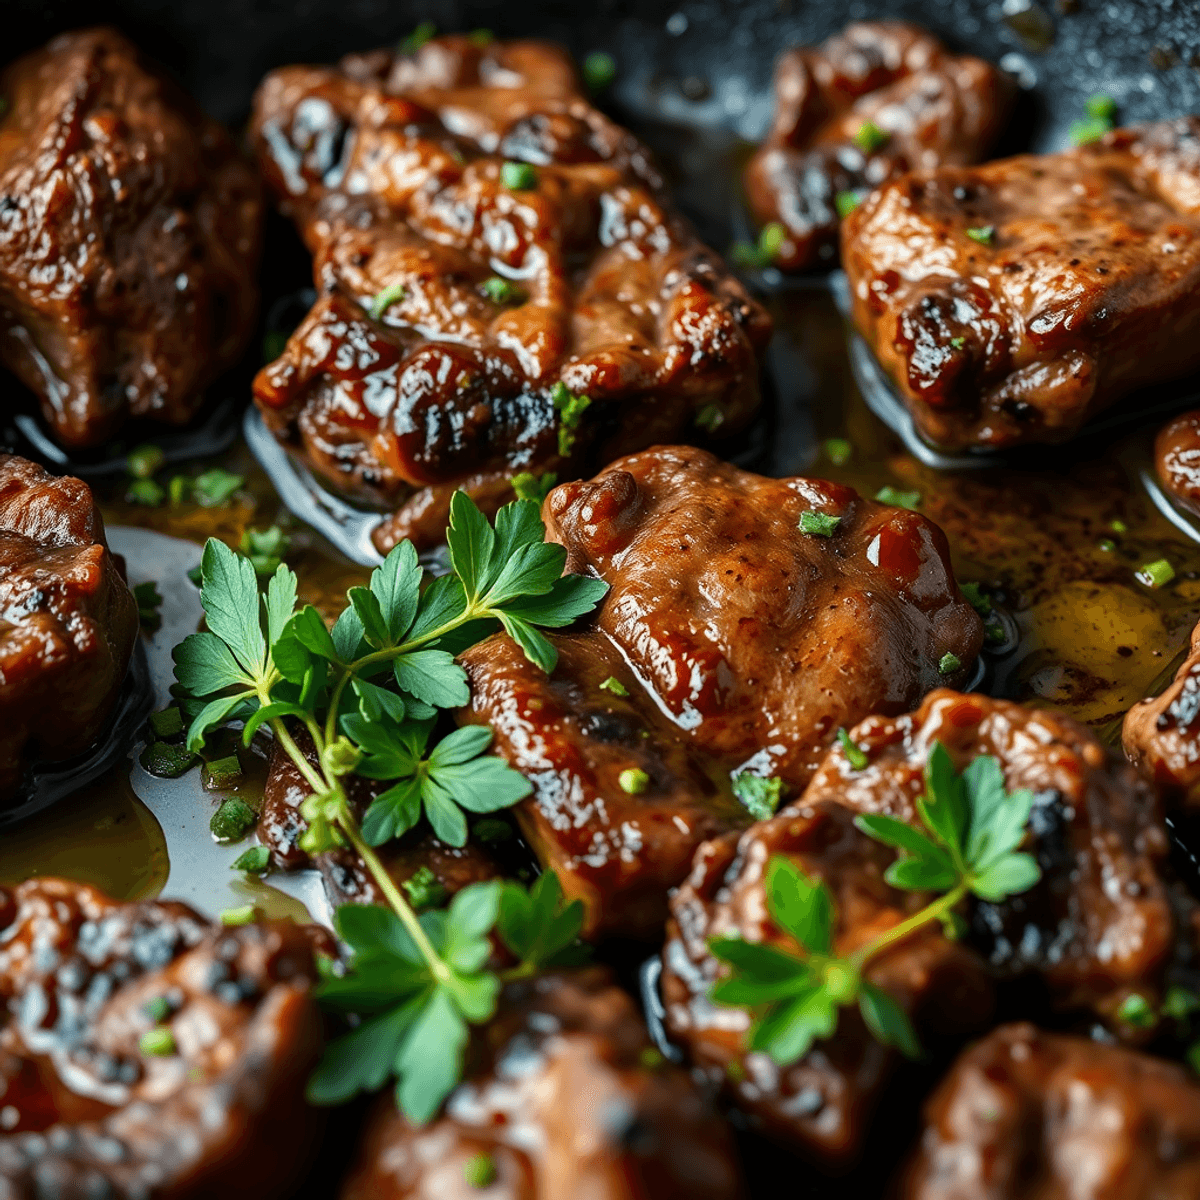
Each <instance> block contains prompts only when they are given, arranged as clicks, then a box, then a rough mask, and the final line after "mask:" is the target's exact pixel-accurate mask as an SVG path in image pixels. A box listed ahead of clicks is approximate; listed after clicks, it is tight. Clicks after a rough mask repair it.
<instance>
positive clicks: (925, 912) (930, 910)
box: [847, 882, 968, 971]
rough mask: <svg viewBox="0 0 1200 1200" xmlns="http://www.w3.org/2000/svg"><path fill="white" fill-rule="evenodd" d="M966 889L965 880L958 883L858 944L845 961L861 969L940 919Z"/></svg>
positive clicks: (951, 908)
mask: <svg viewBox="0 0 1200 1200" xmlns="http://www.w3.org/2000/svg"><path fill="white" fill-rule="evenodd" d="M967 891H968V885H967V884H966V883H965V882H963V883H960V884H958V886H957V887H955V888H953V889H951V890H950V891H948V892H947V893H946V894H945V895H944V896H939V897H938V898H937V899H936V900H934V901H933V902H932V903H930V904H927V905H926V906H925V907H924V908H923V909H921V910H920V911H919V912H915V913H913V915H912V916H911V917H908V918H906V919H905V920H903V921H901V922H900V924H899V925H893V926H892V927H891V929H889V930H888V931H887V933H881V934H880V935H879V936H878V937H877V938H876V939H875V940H874V941H872V942H868V943H867V944H866V945H865V946H860V947H859V948H858V949H857V950H855V951H854V952H853V953H852V954H851V955H849V956H848V959H847V961H848V962H850V963H851V964H852V965H853V966H854V967H856V968H857V969H858V970H860V971H861V970H862V969H863V967H864V966H865V965H866V964H867V963H868V962H870V960H871V959H873V958H876V957H878V956H879V955H880V954H882V953H883V951H885V950H886V949H887V948H888V947H889V946H892V945H894V944H895V943H896V942H901V941H903V940H904V939H905V938H906V937H908V935H909V934H910V933H915V932H916V931H917V930H918V929H920V928H921V927H922V926H923V925H928V924H929V922H930V921H937V920H940V919H941V918H942V917H943V916H946V915H947V914H949V913H950V912H951V911H952V910H953V908H954V906H955V905H956V904H958V902H959V901H960V900H961V899H962V898H963V897H964V896H965V895H966V894H967Z"/></svg>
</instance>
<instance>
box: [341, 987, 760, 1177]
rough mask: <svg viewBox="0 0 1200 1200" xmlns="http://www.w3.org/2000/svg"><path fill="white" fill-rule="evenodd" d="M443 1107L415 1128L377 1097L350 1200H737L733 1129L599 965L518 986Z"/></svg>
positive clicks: (506, 996)
mask: <svg viewBox="0 0 1200 1200" xmlns="http://www.w3.org/2000/svg"><path fill="white" fill-rule="evenodd" d="M474 1052H475V1063H474V1067H473V1069H472V1070H470V1071H469V1072H468V1075H467V1078H466V1080H465V1081H464V1082H463V1083H461V1084H460V1085H459V1086H458V1088H457V1089H456V1090H455V1091H454V1092H453V1093H452V1094H451V1096H450V1098H449V1100H448V1101H447V1102H446V1107H445V1109H444V1111H443V1115H442V1116H441V1117H440V1118H438V1119H436V1120H435V1121H433V1123H431V1124H430V1125H427V1126H425V1127H423V1128H419V1129H418V1128H414V1127H413V1126H411V1125H410V1124H409V1123H408V1122H407V1121H406V1120H405V1119H404V1117H402V1116H401V1115H400V1114H399V1113H398V1112H397V1110H396V1106H395V1101H394V1100H393V1099H392V1097H391V1096H387V1097H385V1098H382V1099H381V1101H380V1103H379V1106H378V1108H377V1109H376V1112H375V1115H374V1116H373V1117H372V1118H371V1120H370V1122H369V1124H368V1126H367V1130H366V1134H365V1137H364V1141H363V1145H362V1147H361V1149H360V1151H359V1155H358V1161H357V1164H356V1165H355V1167H354V1168H353V1169H352V1170H351V1173H350V1175H349V1177H348V1178H347V1180H346V1182H345V1184H344V1185H343V1187H342V1190H341V1193H340V1197H341V1200H400V1198H401V1197H404V1198H406V1200H470V1198H471V1197H474V1196H476V1195H478V1194H479V1192H478V1186H477V1185H476V1186H472V1184H471V1183H470V1182H469V1180H468V1174H469V1172H467V1170H466V1169H465V1168H466V1165H467V1163H468V1162H469V1161H470V1160H471V1159H473V1158H476V1157H477V1156H478V1155H481V1154H486V1155H488V1156H490V1158H491V1162H492V1165H493V1167H494V1169H495V1175H496V1178H495V1181H494V1182H492V1183H491V1185H490V1186H489V1187H488V1192H487V1194H488V1196H489V1197H495V1198H496V1200H560V1198H565V1197H579V1198H581V1200H582V1198H583V1197H587V1200H643V1198H644V1200H651V1198H653V1200H666V1198H667V1197H673V1196H687V1197H689V1198H694V1200H737V1198H738V1197H739V1196H741V1194H742V1187H741V1181H740V1175H739V1171H738V1167H737V1160H736V1157H735V1152H734V1149H733V1145H732V1140H731V1138H730V1135H729V1129H728V1126H727V1125H725V1123H724V1122H723V1121H720V1120H719V1119H718V1118H716V1117H715V1116H714V1115H713V1114H712V1113H711V1111H710V1110H709V1108H708V1106H707V1105H706V1104H705V1103H704V1102H703V1100H702V1099H701V1097H700V1096H699V1095H698V1094H697V1092H696V1090H695V1088H694V1086H693V1085H692V1082H691V1080H690V1079H689V1078H688V1076H687V1075H686V1074H685V1073H684V1072H683V1071H681V1070H680V1069H679V1068H677V1067H672V1066H669V1065H666V1064H663V1063H662V1061H661V1056H660V1055H658V1054H657V1052H656V1051H654V1049H653V1047H652V1046H651V1044H650V1040H649V1038H648V1037H647V1036H646V1029H645V1026H644V1025H643V1024H642V1021H641V1018H640V1017H639V1015H638V1013H637V1010H636V1009H635V1008H634V1005H633V1003H632V1001H631V1000H630V999H629V997H628V996H627V995H626V994H625V993H624V992H622V991H621V990H620V989H618V988H616V987H613V986H612V985H611V983H610V982H609V979H608V975H607V973H606V972H605V971H603V970H601V969H593V970H589V971H586V972H576V973H572V974H563V975H547V976H542V977H541V978H539V979H535V980H533V981H531V982H529V983H524V984H515V985H514V984H510V985H509V986H508V987H507V988H506V989H505V992H504V994H503V995H502V996H501V1000H500V1012H499V1015H498V1016H497V1017H496V1018H495V1019H494V1020H493V1021H492V1022H491V1024H490V1025H488V1026H487V1027H486V1029H484V1030H483V1031H482V1034H481V1036H480V1038H479V1039H478V1040H477V1042H476V1044H475V1046H474Z"/></svg>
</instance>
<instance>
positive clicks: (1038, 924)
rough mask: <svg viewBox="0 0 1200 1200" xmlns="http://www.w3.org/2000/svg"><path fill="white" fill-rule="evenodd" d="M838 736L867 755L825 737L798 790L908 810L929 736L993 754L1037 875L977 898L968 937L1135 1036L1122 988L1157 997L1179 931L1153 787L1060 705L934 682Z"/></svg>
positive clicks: (1060, 998) (996, 966)
mask: <svg viewBox="0 0 1200 1200" xmlns="http://www.w3.org/2000/svg"><path fill="white" fill-rule="evenodd" d="M851 737H852V738H853V739H854V741H855V743H856V744H857V745H858V746H859V747H860V748H861V749H862V750H863V752H864V753H865V754H866V755H867V756H868V758H869V760H870V761H869V763H868V765H867V766H866V767H865V768H864V769H863V770H861V771H856V770H854V769H853V768H852V767H851V766H850V764H849V762H848V761H847V760H846V757H845V754H844V752H843V750H842V748H841V747H840V746H837V747H835V748H834V749H832V750H831V751H830V752H829V755H828V757H827V758H826V760H825V763H824V764H823V765H822V767H821V770H820V771H818V772H817V774H816V776H815V777H814V778H813V781H812V783H811V784H810V785H809V787H808V790H807V791H806V792H805V794H804V802H805V803H806V804H816V803H819V802H822V801H828V802H833V803H837V804H841V805H844V806H845V807H846V808H848V809H850V810H851V811H853V812H855V813H886V814H888V815H891V816H894V817H898V818H899V819H901V820H904V821H910V822H914V821H916V819H917V818H916V801H917V798H918V797H919V796H920V795H921V793H922V792H923V790H924V774H925V766H926V763H927V762H928V759H929V752H930V750H931V749H932V747H933V745H934V744H935V743H937V742H940V743H941V744H942V745H943V746H945V747H946V749H947V750H948V751H949V752H950V757H951V758H952V759H953V761H954V763H955V765H956V767H958V768H959V769H960V770H961V769H962V768H963V767H965V766H966V764H967V763H968V762H970V761H971V760H972V759H974V758H977V757H978V756H979V755H981V754H988V755H992V756H993V757H995V758H996V759H997V760H998V761H999V763H1000V766H1001V768H1002V770H1003V772H1004V780H1005V787H1006V788H1007V789H1008V790H1009V791H1010V792H1011V791H1017V790H1019V789H1021V788H1028V789H1029V790H1030V791H1032V792H1033V793H1034V795H1035V797H1036V802H1035V805H1034V809H1033V812H1032V815H1031V817H1030V822H1029V829H1030V835H1029V838H1030V844H1029V845H1028V847H1027V848H1028V850H1029V852H1030V853H1032V854H1033V855H1034V856H1035V857H1036V858H1037V860H1038V864H1039V865H1040V866H1041V868H1042V880H1041V882H1040V883H1038V884H1036V885H1035V886H1034V888H1033V889H1032V890H1031V891H1029V892H1026V893H1024V894H1023V895H1021V896H1017V897H1014V898H1012V899H1010V900H1007V901H1005V902H1003V903H1001V904H998V905H997V904H988V903H984V902H982V901H977V902H976V906H975V909H974V911H973V914H972V932H971V940H972V942H973V944H974V945H975V946H976V947H977V948H978V949H979V950H980V951H981V952H982V953H983V954H984V955H985V956H986V957H987V959H988V962H989V965H990V967H991V968H992V970H993V971H994V972H996V974H997V975H998V976H1000V977H1001V978H1005V977H1007V978H1013V977H1017V976H1021V975H1025V974H1028V973H1036V974H1037V975H1038V976H1040V977H1041V978H1042V979H1044V981H1045V983H1046V986H1047V988H1048V990H1049V994H1050V999H1051V1002H1052V1003H1053V1004H1054V1005H1055V1006H1056V1007H1057V1008H1060V1009H1063V1010H1083V1011H1085V1012H1086V1011H1091V1012H1093V1013H1095V1014H1096V1015H1097V1016H1098V1017H1100V1018H1101V1019H1102V1020H1105V1021H1108V1022H1110V1023H1111V1024H1113V1025H1114V1027H1115V1028H1116V1029H1117V1032H1119V1033H1121V1034H1122V1035H1130V1036H1136V1031H1134V1030H1130V1029H1128V1028H1124V1027H1122V1025H1121V1024H1120V1022H1119V1020H1118V1018H1117V1016H1116V1014H1117V1011H1118V1010H1119V1008H1120V1006H1121V1003H1122V1001H1124V1000H1125V999H1126V997H1128V996H1129V995H1130V993H1131V992H1138V993H1140V994H1141V995H1142V996H1144V997H1146V998H1147V1000H1149V1001H1150V1002H1151V1003H1157V999H1158V998H1159V997H1160V996H1161V994H1162V990H1163V989H1162V981H1163V973H1164V971H1165V970H1166V968H1167V967H1168V966H1169V965H1170V963H1171V961H1172V959H1173V956H1174V955H1175V953H1176V949H1177V947H1176V942H1177V941H1179V940H1181V939H1184V938H1185V937H1187V938H1190V934H1189V933H1188V932H1187V928H1188V926H1187V921H1186V920H1185V919H1184V918H1185V914H1183V913H1182V912H1181V913H1180V914H1179V915H1177V914H1176V911H1175V905H1176V898H1175V896H1174V894H1173V888H1172V887H1171V885H1170V883H1169V881H1168V876H1167V869H1168V868H1167V862H1166V859H1167V854H1168V849H1169V846H1168V841H1167V833H1166V829H1165V828H1164V825H1163V820H1162V814H1161V811H1160V808H1159V804H1158V801H1157V798H1156V797H1155V795H1154V793H1153V792H1152V791H1151V790H1150V788H1148V787H1147V786H1146V785H1145V784H1144V783H1143V782H1142V781H1141V780H1139V779H1138V777H1137V775H1136V774H1135V772H1134V771H1133V770H1132V769H1131V768H1129V767H1128V766H1126V765H1124V764H1117V763H1114V762H1113V761H1111V760H1110V759H1109V757H1108V755H1107V754H1106V752H1105V749H1104V747H1103V746H1102V745H1101V744H1100V743H1099V742H1098V741H1097V740H1096V739H1095V738H1094V737H1093V736H1092V735H1091V734H1090V733H1089V732H1088V731H1087V730H1086V729H1084V728H1083V727H1082V726H1080V725H1077V724H1075V722H1073V721H1071V720H1069V719H1068V718H1066V717H1062V716H1058V715H1057V714H1055V713H1050V712H1040V711H1037V710H1035V709H1029V708H1024V707H1022V706H1021V705H1019V704H1012V703H1009V702H1008V701H1005V700H991V699H988V698H987V697H985V696H976V695H971V696H964V695H961V694H959V693H957V692H951V691H948V690H944V689H939V690H938V691H935V692H933V693H932V694H931V695H929V696H928V697H927V698H926V700H925V702H924V703H923V704H922V705H921V707H920V708H919V709H918V710H917V711H916V712H915V713H912V714H909V715H907V716H902V717H881V716H876V717H870V718H868V719H867V720H866V721H864V722H863V723H862V724H861V725H859V726H858V727H857V728H855V729H854V730H853V731H852V732H851Z"/></svg>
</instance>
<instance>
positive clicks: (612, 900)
mask: <svg viewBox="0 0 1200 1200" xmlns="http://www.w3.org/2000/svg"><path fill="white" fill-rule="evenodd" d="M805 512H809V513H819V514H822V515H824V516H826V517H829V518H831V519H834V520H835V521H836V526H835V527H834V528H833V529H832V531H831V533H830V535H829V536H827V537H825V536H820V535H818V534H815V533H812V534H810V533H804V532H802V531H801V529H800V525H799V522H800V518H801V514H802V513H805ZM544 515H545V517H546V522H547V537H548V538H550V539H551V540H555V541H558V542H561V543H562V544H563V545H564V546H565V547H566V548H567V552H568V558H567V569H568V570H570V571H575V572H581V573H585V574H592V575H598V576H599V577H600V578H602V579H604V580H605V581H606V582H608V583H609V584H610V585H611V590H610V591H609V593H608V594H607V596H606V597H605V599H604V602H603V605H602V607H601V609H600V610H599V613H598V615H597V616H596V618H595V619H594V620H592V622H591V624H590V626H588V627H587V628H586V629H585V630H584V631H582V632H578V633H570V634H562V635H556V636H555V637H554V642H555V645H556V646H557V647H558V649H559V653H560V661H559V665H558V668H557V669H556V671H555V672H554V674H553V675H552V676H551V677H549V678H547V677H546V675H545V674H544V673H543V672H542V671H541V670H540V669H539V668H537V667H535V666H533V665H532V664H530V663H529V662H528V661H527V660H526V658H525V656H524V654H523V653H522V652H521V650H520V649H519V648H518V647H517V646H516V644H515V643H514V642H512V641H511V640H510V639H509V638H507V637H505V636H497V637H494V638H491V639H489V640H488V641H486V642H483V643H481V644H480V645H478V646H475V647H473V648H472V649H470V650H468V651H467V652H466V653H465V654H464V655H463V656H462V662H463V664H464V666H465V667H466V669H467V673H468V675H469V677H470V680H471V685H472V700H471V705H470V708H469V710H467V711H466V713H465V714H464V719H465V720H469V721H477V722H481V723H487V724H490V725H491V726H493V728H494V729H495V731H496V743H495V744H496V748H497V750H498V751H499V753H501V754H502V755H503V756H504V757H505V758H507V759H508V761H509V763H510V764H511V765H512V766H514V767H516V768H517V769H518V770H520V771H522V772H523V773H524V774H525V775H526V776H527V777H528V778H529V779H530V781H531V782H532V784H533V786H534V794H533V795H532V796H531V797H530V798H529V799H528V800H525V801H523V802H522V803H521V805H520V806H519V807H518V808H517V810H516V811H517V818H518V820H519V821H520V822H521V825H522V828H523V829H524V831H525V834H526V836H527V837H528V839H529V841H530V843H531V844H532V846H533V848H534V850H535V852H536V853H537V855H538V856H539V858H540V859H541V860H542V862H543V863H544V864H545V865H547V866H550V867H553V868H554V870H555V871H556V872H557V873H558V875H559V878H560V879H561V880H562V882H563V886H564V888H565V889H566V891H567V892H568V894H570V895H573V896H579V897H581V898H582V899H584V901H585V902H586V904H587V906H588V911H589V918H588V924H589V929H590V931H591V932H593V933H596V932H606V933H612V932H623V933H627V934H633V935H636V936H651V937H652V936H655V935H656V934H657V932H658V930H659V929H660V928H661V926H662V922H663V920H664V919H665V916H666V894H667V891H668V889H669V888H671V887H673V886H675V885H676V884H678V883H679V882H680V881H681V880H682V879H683V877H684V876H685V875H686V873H687V871H688V868H689V865H690V863H691V858H692V854H693V852H694V851H695V849H696V847H697V846H698V845H699V844H700V843H701V842H703V841H704V840H705V839H706V838H710V837H713V836H716V835H717V834H719V833H721V832H724V831H726V830H729V829H736V828H738V827H740V826H742V825H744V824H745V823H746V822H747V821H748V820H749V817H748V815H747V813H746V810H745V808H744V807H743V806H742V805H741V804H740V803H739V802H738V801H737V800H736V799H734V797H733V795H732V792H731V775H732V774H734V773H737V772H741V771H748V772H749V773H750V774H753V775H762V776H778V777H779V778H780V779H781V780H782V781H783V784H784V785H785V786H786V787H787V788H788V789H790V790H791V791H792V793H793V794H798V793H799V791H800V789H801V788H803V787H804V785H805V784H806V783H807V781H808V779H809V777H810V776H811V774H812V772H813V771H814V770H815V769H816V767H817V765H818V763H819V762H820V761H821V758H822V756H823V755H824V753H825V749H826V747H827V746H828V745H829V743H830V742H831V741H832V740H833V738H834V736H835V733H836V731H837V729H838V727H839V726H841V725H850V724H853V723H854V722H855V721H857V720H860V719H861V718H862V717H863V716H864V715H866V714H867V713H870V712H874V711H881V710H882V711H890V712H902V711H904V710H905V709H906V708H908V707H911V706H912V705H913V704H915V703H916V702H917V701H918V700H919V699H920V697H921V696H922V695H923V694H924V693H925V692H927V691H928V690H929V689H930V688H932V687H934V686H936V684H937V682H938V681H939V679H942V678H945V677H944V676H943V675H942V674H941V673H940V664H941V663H942V662H943V659H944V657H945V656H946V655H947V654H951V655H953V656H955V659H956V660H957V662H958V664H959V665H958V666H956V667H955V670H954V673H953V676H952V677H957V678H958V679H962V678H964V677H965V676H966V674H967V673H968V672H969V670H970V667H971V664H972V662H973V660H974V658H975V656H976V654H977V652H978V650H979V646H980V643H981V641H982V626H981V623H980V621H979V618H978V617H977V616H976V614H975V612H974V610H973V609H972V608H971V606H970V605H969V604H967V602H966V601H965V600H964V599H963V598H962V595H961V594H960V592H959V591H958V586H957V584H956V583H955V581H954V577H953V574H952V573H951V569H950V562H949V552H948V549H947V547H946V542H945V538H944V537H943V535H942V533H941V531H940V530H939V529H938V528H937V527H936V526H935V525H933V524H931V523H930V522H929V521H928V520H926V519H925V518H924V517H922V516H920V515H919V514H917V513H913V512H908V511H906V510H905V509H900V508H892V507H888V506H885V505H881V504H877V503H875V502H873V501H870V500H864V499H862V498H861V497H860V496H859V495H858V494H857V493H856V492H855V491H853V490H852V489H851V488H848V487H844V486H842V485H839V484H834V483H827V482H823V481H821V480H815V479H765V478H763V477H762V476H759V475H752V474H750V473H748V472H746V471H741V470H739V469H738V468H736V467H733V466H730V465H729V464H727V463H722V462H719V461H718V460H717V459H716V458H714V457H713V456H712V455H711V454H708V453H707V452H705V451H703V450H695V449H689V448H681V447H658V448H656V449H654V450H649V451H646V452H644V453H642V454H639V455H635V456H633V457H630V458H626V459H622V460H620V461H618V462H616V463H614V464H613V465H612V466H611V467H610V468H608V469H607V470H606V471H603V472H601V474H600V475H598V476H597V477H596V479H595V480H592V481H591V482H586V483H572V484H564V485H562V486H561V487H558V488H556V489H555V490H554V491H553V492H551V493H550V495H549V497H548V498H547V500H546V503H545V506H544ZM610 677H611V678H612V679H613V680H614V681H615V683H616V685H617V690H616V691H614V690H612V685H611V684H610V685H609V686H608V688H606V687H604V686H603V685H604V684H605V682H606V681H607V680H608V679H609V678H610ZM622 690H623V691H624V692H626V693H628V694H627V695H621V694H619V691H622ZM629 770H634V771H642V772H644V773H645V775H646V780H645V786H644V787H643V788H642V789H641V790H637V787H636V782H637V781H636V779H635V781H634V784H633V785H631V786H630V787H627V786H623V785H622V773H623V772H625V771H629ZM626 783H627V784H628V783H629V778H628V777H626Z"/></svg>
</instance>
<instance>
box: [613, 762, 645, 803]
mask: <svg viewBox="0 0 1200 1200" xmlns="http://www.w3.org/2000/svg"><path fill="white" fill-rule="evenodd" d="M617 783H619V784H620V785H621V791H623V792H627V793H628V794H629V795H630V796H640V795H641V794H642V793H643V792H644V791H645V790H646V788H648V787H649V786H650V776H649V775H647V774H646V772H645V771H643V770H642V768H641V767H626V768H625V770H624V771H622V772H621V774H620V775H618V776H617Z"/></svg>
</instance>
